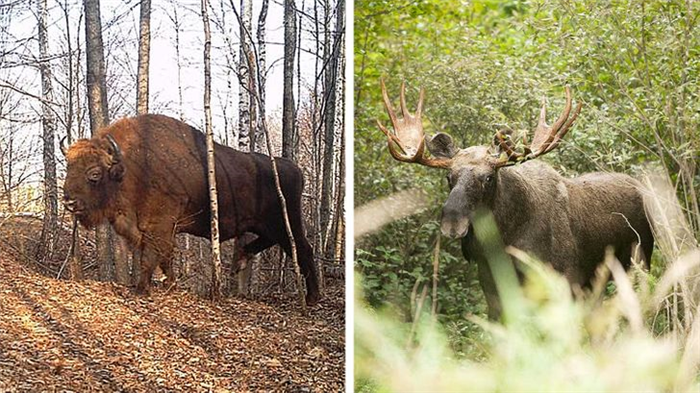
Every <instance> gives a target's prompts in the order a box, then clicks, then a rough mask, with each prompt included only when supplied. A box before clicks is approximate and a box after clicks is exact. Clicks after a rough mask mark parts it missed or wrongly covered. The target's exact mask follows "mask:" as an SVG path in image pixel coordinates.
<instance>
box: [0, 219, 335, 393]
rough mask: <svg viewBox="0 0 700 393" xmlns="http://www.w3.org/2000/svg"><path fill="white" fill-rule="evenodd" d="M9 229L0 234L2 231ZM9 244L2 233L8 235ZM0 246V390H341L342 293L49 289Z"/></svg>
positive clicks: (71, 284)
mask: <svg viewBox="0 0 700 393" xmlns="http://www.w3.org/2000/svg"><path fill="white" fill-rule="evenodd" d="M5 229H7V228H3V231H4V230H5ZM6 233H7V232H6ZM21 259H23V258H20V257H19V256H18V255H17V254H16V252H14V251H13V248H12V247H8V245H7V243H5V244H3V243H2V242H0V391H2V392H5V391H10V392H12V391H32V392H33V391H66V390H68V391H135V392H137V391H139V392H140V391H149V392H151V391H167V392H173V391H213V392H224V391H292V392H331V391H333V392H336V391H342V390H343V389H344V388H343V387H344V381H345V372H344V368H345V335H344V331H345V316H344V313H345V295H344V294H345V291H344V283H343V282H342V280H338V281H330V282H328V283H327V287H326V292H325V297H324V299H323V300H322V301H321V303H320V304H319V305H317V306H315V307H312V308H310V310H309V314H308V315H307V316H302V315H301V313H300V310H299V306H298V304H297V302H296V297H295V296H288V295H287V296H281V295H277V296H274V295H273V296H268V297H267V298H265V299H263V300H262V301H254V300H245V299H239V298H226V299H223V300H221V301H218V302H216V303H213V302H210V301H207V300H205V299H202V298H200V297H197V296H195V295H193V294H190V293H187V292H185V291H181V290H173V291H169V292H168V291H165V290H164V289H161V288H155V289H154V290H153V291H152V293H151V295H150V296H148V297H142V296H138V295H135V294H133V293H132V292H131V291H130V290H129V289H128V288H126V287H123V286H120V285H117V284H114V283H105V282H97V281H92V280H83V281H66V280H56V279H53V278H49V277H46V276H44V275H42V274H39V273H38V272H37V271H35V269H31V268H29V267H27V266H26V263H22V262H20V260H21Z"/></svg>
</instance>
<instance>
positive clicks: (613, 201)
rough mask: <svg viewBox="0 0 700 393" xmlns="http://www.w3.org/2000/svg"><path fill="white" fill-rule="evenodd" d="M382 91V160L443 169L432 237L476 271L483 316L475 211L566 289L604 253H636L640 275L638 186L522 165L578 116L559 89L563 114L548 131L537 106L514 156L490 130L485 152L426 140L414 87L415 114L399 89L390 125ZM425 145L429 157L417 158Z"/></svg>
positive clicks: (642, 223) (647, 250)
mask: <svg viewBox="0 0 700 393" xmlns="http://www.w3.org/2000/svg"><path fill="white" fill-rule="evenodd" d="M381 87H382V96H383V100H384V106H385V108H386V111H387V113H388V114H389V117H390V119H391V122H392V124H393V130H391V131H390V130H389V129H387V128H386V127H384V126H383V125H382V124H381V123H380V122H379V121H378V122H377V123H378V126H379V128H380V130H381V131H382V132H384V134H385V135H386V137H387V143H388V148H389V152H390V153H391V155H392V156H393V157H394V158H395V159H396V160H398V161H401V162H409V163H418V164H421V165H425V166H428V167H433V168H442V169H446V170H448V171H449V173H448V175H447V179H448V183H449V187H450V192H449V196H448V197H447V201H445V204H444V206H443V208H442V222H441V232H442V233H443V235H445V236H448V237H451V238H461V239H462V240H461V242H462V254H463V255H464V257H465V258H466V259H467V260H471V261H474V262H476V263H477V267H478V276H479V283H480V285H481V288H482V290H483V292H484V295H485V297H486V302H487V304H488V309H489V318H491V319H495V318H497V317H498V316H499V315H500V303H499V299H498V294H497V291H496V285H495V283H494V279H493V275H492V273H491V271H490V269H489V265H488V263H487V260H486V258H485V255H484V251H483V250H482V248H481V246H480V244H478V242H477V240H476V238H475V236H474V234H473V230H472V229H473V228H472V222H473V218H474V214H475V213H476V212H477V211H479V210H480V209H485V210H487V211H490V212H491V213H492V214H493V217H494V221H495V223H496V226H497V228H498V230H499V232H500V234H501V237H502V240H503V242H504V244H505V245H511V246H514V247H517V248H519V249H522V250H524V251H527V252H529V253H530V254H532V255H533V256H536V257H537V258H539V259H540V260H542V261H546V262H549V263H551V265H552V267H553V268H554V269H555V270H557V271H559V272H561V273H562V274H563V275H564V276H565V277H566V279H567V280H568V281H569V282H570V283H571V284H572V285H575V286H580V287H585V286H588V285H590V283H591V280H592V279H593V277H594V275H595V270H596V268H597V266H598V265H599V264H600V263H601V262H602V260H603V259H604V255H605V250H606V248H607V247H608V246H612V247H614V250H615V255H616V257H617V258H618V259H619V260H620V262H621V263H622V265H623V266H624V267H625V268H628V267H629V266H630V263H631V257H632V255H633V254H632V252H633V247H636V246H637V245H639V246H640V247H641V251H642V254H643V255H641V257H642V258H643V259H644V261H645V265H646V266H647V268H648V266H649V262H650V261H651V253H652V250H653V248H654V238H653V236H652V231H651V228H650V226H649V222H648V220H647V217H646V214H645V210H644V202H643V196H642V194H641V184H640V183H639V182H638V181H636V180H635V179H633V178H632V177H630V176H628V175H624V174H619V173H600V172H596V173H589V174H585V175H582V176H579V177H575V178H571V179H569V178H565V177H563V176H561V175H560V174H559V173H557V172H556V171H555V170H554V169H553V168H552V167H551V166H549V165H547V164H546V163H544V162H542V161H537V160H534V161H530V160H532V159H534V158H537V157H539V156H542V155H544V154H546V153H548V152H550V151H552V150H554V149H555V148H556V147H557V146H558V145H559V143H560V142H561V140H562V138H563V137H564V135H566V133H567V131H568V130H569V129H570V128H571V126H572V124H573V123H574V121H575V120H576V117H577V116H578V114H579V112H580V111H581V104H579V105H578V106H577V107H576V109H574V110H573V112H572V106H571V92H570V90H569V87H568V86H567V87H566V104H565V107H564V110H563V112H562V113H561V115H560V116H559V118H558V119H557V120H556V122H555V123H554V124H553V125H552V126H548V125H547V124H546V115H547V112H546V105H545V103H544V102H543V104H542V109H541V111H540V117H539V121H538V124H537V127H536V129H535V132H534V138H533V140H532V143H531V144H530V145H529V146H527V147H525V148H524V149H523V150H522V151H520V149H518V148H516V145H515V143H514V142H513V141H512V140H511V139H510V137H509V135H508V133H507V132H506V131H505V130H501V131H498V132H496V134H495V135H494V138H493V143H492V145H491V146H471V147H468V148H465V149H458V148H456V147H455V145H454V143H453V140H452V137H450V136H449V135H448V134H445V133H438V134H436V135H435V136H433V137H432V138H430V139H428V138H426V137H425V135H424V132H423V125H422V121H421V115H422V112H423V99H424V91H423V89H421V91H420V96H419V99H418V104H417V109H416V112H415V114H411V113H410V112H409V111H408V109H407V108H406V97H405V83H402V85H401V93H400V94H401V95H400V99H401V112H402V117H401V118H399V117H398V116H397V115H396V112H395V111H394V109H393V107H392V104H391V101H390V100H389V96H388V94H387V91H386V86H385V85H384V81H383V80H382V81H381ZM525 143H526V144H527V142H526V141H525ZM426 147H427V149H428V151H429V152H430V154H431V155H430V156H427V155H426V154H425V148H426Z"/></svg>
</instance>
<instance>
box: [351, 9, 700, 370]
mask: <svg viewBox="0 0 700 393" xmlns="http://www.w3.org/2000/svg"><path fill="white" fill-rule="evenodd" d="M699 24H700V3H698V2H693V1H645V0H621V1H614V2H609V1H589V2H573V1H567V0H559V1H547V2H545V1H472V2H454V1H449V0H432V1H403V2H393V1H377V0H372V1H370V0H360V1H358V2H356V5H355V65H354V66H355V92H354V93H355V179H354V181H355V204H356V206H360V205H363V204H365V203H368V202H370V201H373V200H375V199H377V198H380V197H383V196H387V195H390V194H392V193H394V192H396V191H398V190H405V189H411V188H416V189H422V190H425V192H426V193H427V195H428V196H429V199H430V204H429V208H427V209H425V210H423V211H422V212H421V213H419V214H415V215H413V216H411V217H409V218H405V219H401V220H398V221H394V222H392V223H391V224H389V225H387V226H385V227H383V228H382V229H381V230H380V231H379V232H376V233H374V234H371V235H368V236H364V237H362V238H360V239H356V255H355V268H356V271H358V272H360V273H362V277H363V279H362V281H361V283H360V285H361V289H362V292H363V294H364V300H366V302H367V304H368V306H369V307H370V308H371V309H374V310H379V309H390V310H392V311H391V312H392V313H393V314H392V315H397V316H398V319H399V320H403V321H406V322H409V321H412V320H413V316H414V313H415V305H416V299H419V298H420V297H421V290H422V289H423V285H427V286H428V287H430V285H431V282H430V281H431V276H432V274H433V263H432V262H433V252H434V249H435V245H436V241H437V238H438V236H439V225H438V217H439V211H440V207H441V203H442V202H443V201H444V199H445V197H446V195H447V184H446V181H445V180H444V173H441V172H440V171H439V170H436V169H430V168H425V167H421V166H419V165H409V164H401V163H398V162H395V161H394V160H393V159H392V158H391V156H390V155H389V154H388V152H387V149H386V141H385V137H384V135H383V134H382V133H381V132H380V131H379V130H378V129H377V127H376V123H375V119H377V118H379V119H381V120H382V121H384V122H385V123H386V114H384V110H383V107H382V104H381V91H380V87H379V80H380V78H381V77H384V78H385V79H386V82H387V87H388V89H389V94H390V96H391V97H398V88H399V85H400V83H401V81H402V80H406V82H407V86H408V88H407V99H408V101H409V107H413V105H415V102H416V99H417V96H418V90H419V87H421V86H423V87H424V88H425V90H426V105H425V115H424V118H426V119H427V121H426V122H424V125H425V128H426V133H427V134H429V135H430V134H433V133H435V132H438V131H444V132H448V133H450V134H451V135H452V136H453V137H454V138H455V139H456V141H457V142H458V143H459V144H461V145H462V146H465V147H466V146H469V145H473V144H486V143H488V142H489V141H490V139H491V138H492V136H493V134H494V132H495V131H496V130H497V129H498V128H499V127H502V126H504V125H508V126H510V127H512V128H514V129H528V130H531V129H533V128H534V125H535V122H536V120H537V118H536V116H537V114H538V112H539V106H540V101H541V99H542V97H543V96H546V97H547V99H548V108H550V113H552V114H551V115H550V116H551V117H553V116H555V115H554V113H557V112H558V111H559V110H561V108H562V104H563V101H564V93H563V86H564V85H566V84H568V85H570V86H571V88H572V91H573V94H574V100H575V101H581V102H583V103H584V107H583V110H582V113H581V116H580V117H579V118H578V120H577V121H576V124H575V126H574V128H573V130H572V131H571V132H570V133H569V134H568V135H567V137H566V142H565V143H564V144H562V146H560V148H559V149H558V150H557V151H556V152H553V153H552V154H550V155H548V156H547V157H545V158H544V160H546V161H548V162H549V163H550V164H552V165H553V166H554V167H555V168H556V169H557V170H559V171H560V172H561V173H563V174H565V175H567V176H573V175H576V174H579V173H584V172H589V171H594V170H598V171H615V172H626V173H629V174H631V175H633V176H635V177H641V174H642V172H643V171H646V170H648V169H649V168H650V167H652V166H653V167H657V168H660V170H661V171H662V172H663V173H665V174H666V175H667V176H668V177H669V178H670V179H671V182H672V183H673V186H674V187H675V190H676V192H677V196H678V200H679V202H680V205H681V208H682V211H683V214H684V216H685V219H686V220H687V221H688V222H689V225H690V231H691V232H693V233H694V237H695V238H696V239H697V238H698V234H699V233H700V208H699V207H698V203H699V202H698V197H699V196H700V164H699V163H698V162H699V159H700V88H699V87H698V86H700V27H699ZM551 121H552V120H551V119H550V122H551ZM671 262H672V261H671V260H669V258H668V257H666V254H665V253H663V252H656V254H655V258H654V260H653V262H652V271H651V274H650V275H649V276H646V277H645V278H644V281H645V284H650V285H652V286H653V285H654V284H655V283H656V281H657V280H658V278H659V277H660V276H661V275H662V274H663V272H664V271H665V270H666V269H667V267H668V264H670V263H671ZM439 277H440V281H439V285H438V296H437V298H438V309H437V316H438V320H439V321H440V322H441V325H442V327H443V328H444V329H445V330H446V331H447V335H448V338H449V340H448V342H449V344H450V346H451V347H452V349H453V350H455V351H456V352H457V353H461V354H462V355H464V356H466V357H468V358H471V359H478V358H480V357H482V356H484V347H485V346H486V343H485V342H486V341H487V337H488V336H489V335H488V334H487V333H486V332H485V331H484V329H482V328H481V327H479V326H477V325H476V324H474V323H472V322H469V321H468V320H467V319H466V318H465V315H469V314H475V315H477V316H483V315H484V313H485V310H486V306H485V303H484V301H483V297H482V294H481V289H480V288H479V285H478V282H477V278H476V266H474V265H471V264H469V263H467V262H466V261H465V260H464V259H463V257H462V256H461V252H460V245H459V242H458V241H447V240H446V239H442V240H441V244H440V254H439ZM430 292H431V291H428V296H427V298H428V300H426V302H427V304H430ZM427 308H428V309H430V307H427ZM645 323H646V324H647V325H650V328H652V330H653V331H654V332H655V333H656V334H662V333H665V332H667V331H668V330H670V329H671V325H673V324H674V323H675V322H673V321H669V320H668V318H667V319H665V320H663V318H661V319H659V318H651V317H649V318H648V320H647V321H645ZM409 325H410V324H409Z"/></svg>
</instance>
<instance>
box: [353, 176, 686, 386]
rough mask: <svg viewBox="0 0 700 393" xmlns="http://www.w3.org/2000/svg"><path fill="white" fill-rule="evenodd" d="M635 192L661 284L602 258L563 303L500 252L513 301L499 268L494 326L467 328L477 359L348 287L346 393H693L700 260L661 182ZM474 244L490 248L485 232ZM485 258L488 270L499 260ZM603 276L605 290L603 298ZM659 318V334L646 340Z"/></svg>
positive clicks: (563, 288) (532, 264)
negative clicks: (652, 238) (520, 279)
mask: <svg viewBox="0 0 700 393" xmlns="http://www.w3.org/2000/svg"><path fill="white" fill-rule="evenodd" d="M645 184H646V185H647V186H648V188H649V191H648V192H647V193H646V194H647V195H646V197H647V199H648V200H647V205H648V206H650V209H649V211H648V214H649V216H650V220H651V221H652V224H653V226H654V230H655V234H656V239H657V244H658V249H659V251H660V253H661V254H662V255H663V257H664V259H665V260H666V261H667V268H666V272H665V274H664V275H663V276H661V277H660V278H659V279H658V280H653V279H652V278H651V277H649V276H648V274H647V273H646V272H643V271H641V270H640V269H638V268H633V269H632V270H631V271H630V272H625V271H624V270H623V269H622V267H621V265H620V264H619V262H618V261H617V260H615V258H614V255H613V254H612V253H609V254H608V256H607V258H606V261H605V264H604V266H602V267H601V268H600V269H599V270H598V278H597V279H596V281H595V283H594V285H593V289H592V290H591V291H590V293H586V294H584V295H580V294H576V295H574V294H572V290H571V288H570V287H569V285H568V283H567V281H566V280H565V279H564V278H563V277H562V276H561V275H559V274H558V273H556V272H554V271H553V270H552V269H551V268H549V267H548V265H545V264H542V263H540V262H539V261H536V260H533V259H532V258H530V257H529V256H528V255H527V254H526V253H524V252H522V251H520V250H516V249H511V248H508V249H507V250H506V251H507V252H508V253H510V254H511V255H512V256H514V257H515V258H516V259H518V260H519V261H521V262H522V265H523V266H524V267H525V268H524V269H523V270H524V274H525V277H526V279H525V284H524V286H523V287H522V291H521V290H513V289H512V287H511V286H512V277H513V274H514V272H513V271H512V267H511V268H510V269H511V271H507V269H506V270H504V271H502V272H500V273H499V274H497V276H496V279H497V280H501V284H502V285H499V293H500V295H501V298H502V302H503V313H504V315H503V319H502V320H503V322H502V323H495V322H490V321H485V320H481V319H477V318H473V317H468V318H469V319H471V321H472V322H474V323H476V324H478V325H479V326H481V327H482V328H483V329H484V330H485V331H486V332H487V333H488V336H489V339H488V342H487V343H486V348H487V353H486V356H485V358H484V359H480V360H478V361H477V360H473V359H467V358H463V357H459V356H457V355H455V354H454V353H453V352H452V351H451V350H450V349H449V348H450V347H449V343H448V341H447V335H446V334H445V333H444V331H443V330H442V328H441V326H440V325H439V324H438V323H437V322H435V319H434V317H433V316H431V314H430V312H428V311H429V309H430V307H424V308H423V310H428V311H425V312H423V313H421V314H420V315H417V316H416V320H415V321H414V323H413V324H411V323H406V322H404V321H400V320H399V319H398V318H396V317H395V316H394V315H392V314H391V313H390V312H389V311H382V310H379V311H378V310H374V309H372V308H370V307H368V306H366V305H363V303H362V300H361V299H362V293H361V286H360V285H356V292H355V293H356V294H358V295H357V296H358V298H357V299H356V306H355V307H356V309H355V362H354V364H355V378H356V381H355V386H356V391H360V392H366V391H367V392H369V391H377V392H398V391H400V392H411V391H431V392H433V391H435V392H437V391H446V392H447V391H456V392H484V391H490V392H497V391H498V392H530V391H532V392H535V391H536V392H636V391H645V392H647V391H648V392H670V391H673V392H700V374H699V373H698V371H699V369H698V365H699V364H700V318H698V317H697V315H698V313H700V308H699V307H698V304H700V302H699V301H698V295H699V293H700V291H699V290H698V288H699V286H700V284H699V282H700V280H698V277H699V274H700V249H698V247H697V242H696V240H695V239H693V238H692V236H690V237H689V236H688V235H689V234H690V233H692V231H690V229H689V227H688V225H687V223H686V221H685V219H684V216H683V214H682V210H681V209H680V207H679V205H678V202H677V200H676V198H675V194H674V193H673V189H672V188H670V182H668V181H667V180H665V179H663V178H661V177H658V176H647V178H646V179H645ZM475 225H477V224H475ZM476 233H477V236H479V237H480V238H481V240H482V241H485V242H488V243H489V244H497V243H495V242H494V239H496V237H495V225H494V224H493V221H489V220H488V219H485V220H483V222H481V223H478V228H476ZM494 250H495V251H493V253H491V255H489V257H490V258H491V259H492V260H491V261H490V263H492V264H493V259H495V260H498V259H500V258H503V257H504V256H505V254H504V251H503V250H502V248H499V247H494ZM499 250H500V251H499ZM501 267H502V265H501ZM610 276H612V279H613V280H614V282H615V286H616V290H615V292H614V294H612V295H609V296H603V295H604V292H605V288H606V283H607V280H608V277H610ZM504 277H505V280H506V281H511V282H509V283H507V285H506V284H503V280H504ZM357 280H358V282H359V280H361V277H358V278H357ZM661 317H663V318H667V319H668V322H669V323H668V324H667V325H666V328H664V329H662V330H661V331H659V330H658V329H656V330H655V329H654V325H655V320H657V319H658V318H661Z"/></svg>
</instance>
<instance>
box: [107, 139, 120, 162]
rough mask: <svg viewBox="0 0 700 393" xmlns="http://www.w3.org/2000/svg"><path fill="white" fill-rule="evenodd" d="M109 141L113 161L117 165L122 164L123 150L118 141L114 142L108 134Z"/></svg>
mask: <svg viewBox="0 0 700 393" xmlns="http://www.w3.org/2000/svg"><path fill="white" fill-rule="evenodd" d="M107 140H108V141H109V144H110V145H111V146H112V151H113V153H112V161H113V162H114V163H115V164H116V163H118V162H121V160H122V149H120V148H119V145H118V144H117V141H115V140H114V138H113V137H112V136H111V135H109V134H107Z"/></svg>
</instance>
